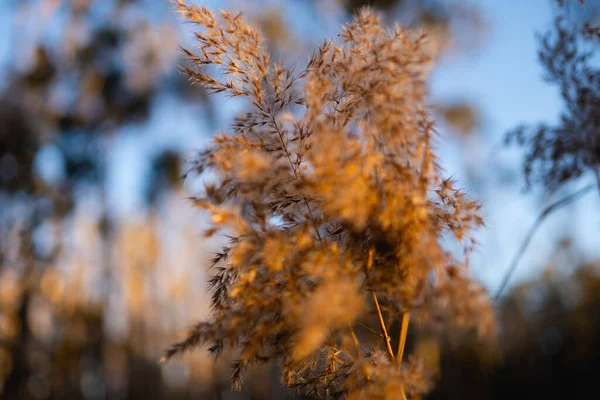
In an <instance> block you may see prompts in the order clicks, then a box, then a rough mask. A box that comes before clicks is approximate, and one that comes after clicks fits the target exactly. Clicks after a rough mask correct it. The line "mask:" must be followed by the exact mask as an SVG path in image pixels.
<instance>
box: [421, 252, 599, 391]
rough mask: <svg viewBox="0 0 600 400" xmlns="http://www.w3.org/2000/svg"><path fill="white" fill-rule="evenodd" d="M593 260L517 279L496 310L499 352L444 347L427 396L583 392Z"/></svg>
mask: <svg viewBox="0 0 600 400" xmlns="http://www.w3.org/2000/svg"><path fill="white" fill-rule="evenodd" d="M599 289H600V266H599V265H598V264H597V263H587V264H584V265H581V266H580V267H579V268H576V269H575V272H573V273H572V274H565V273H560V272H554V273H548V274H546V275H545V276H544V277H541V278H539V279H537V280H534V281H531V282H529V283H525V284H522V285H519V286H517V287H515V288H514V290H513V291H512V292H511V293H510V295H509V296H507V298H506V299H504V301H503V303H502V304H501V306H500V308H499V311H498V315H499V317H498V319H499V323H500V324H501V326H502V327H503V328H502V330H501V333H500V338H499V343H500V344H501V348H500V350H501V351H500V353H499V355H498V356H499V357H498V358H495V359H492V360H490V359H489V357H487V356H489V349H486V348H477V347H475V348H473V347H470V346H463V347H459V348H456V347H448V348H447V350H446V351H444V352H443V355H442V363H441V368H442V371H443V372H442V375H441V381H440V384H439V385H438V387H437V390H436V391H435V392H434V393H432V394H431V395H430V397H429V398H431V399H508V398H543V399H564V398H573V399H586V398H589V396H590V393H593V392H594V391H595V390H596V387H597V383H596V379H597V378H596V375H597V371H598V368H599V367H600V361H599V360H598V353H599V352H600V317H599V314H598V310H599V309H600V290H599Z"/></svg>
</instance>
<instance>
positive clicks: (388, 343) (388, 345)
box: [371, 292, 394, 361]
mask: <svg viewBox="0 0 600 400" xmlns="http://www.w3.org/2000/svg"><path fill="white" fill-rule="evenodd" d="M371 294H372V295H373V303H375V308H376V309H377V316H378V317H379V324H380V325H381V332H382V333H383V340H384V341H385V345H386V348H387V351H388V354H389V355H390V358H391V359H392V361H393V360H394V350H392V343H391V342H392V339H391V338H390V336H389V335H388V333H387V329H386V327H385V321H384V320H383V314H381V308H380V307H379V301H378V300H377V295H376V294H375V292H371Z"/></svg>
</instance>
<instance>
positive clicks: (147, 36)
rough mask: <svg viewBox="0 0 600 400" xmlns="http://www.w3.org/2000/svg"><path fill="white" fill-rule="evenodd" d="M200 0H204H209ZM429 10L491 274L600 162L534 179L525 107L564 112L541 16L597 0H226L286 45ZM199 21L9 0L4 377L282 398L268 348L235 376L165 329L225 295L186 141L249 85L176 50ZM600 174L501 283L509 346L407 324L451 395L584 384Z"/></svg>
mask: <svg viewBox="0 0 600 400" xmlns="http://www.w3.org/2000/svg"><path fill="white" fill-rule="evenodd" d="M197 3H200V2H197ZM367 3H369V4H371V5H373V6H374V7H376V8H378V9H379V10H380V11H381V12H382V13H383V14H384V15H385V20H386V22H387V23H389V24H394V23H399V24H401V25H402V26H409V27H414V28H425V29H426V30H427V31H428V32H429V41H428V51H430V52H431V55H432V56H433V57H434V59H435V60H436V62H435V65H434V66H433V67H432V71H431V74H432V77H431V81H430V92H431V99H430V102H431V104H432V106H433V108H434V110H435V116H436V120H437V123H438V130H439V131H440V139H439V140H438V143H437V146H438V154H439V156H440V158H441V164H442V166H443V167H444V169H445V171H446V175H448V176H454V177H455V178H456V179H457V180H458V181H459V182H460V183H461V184H462V186H463V187H464V188H465V189H466V190H467V191H468V192H469V194H470V195H471V196H472V197H474V198H477V199H480V200H481V201H482V202H483V204H484V215H485V219H486V225H487V227H486V228H485V229H484V230H482V231H481V232H479V235H478V240H479V243H480V244H479V247H478V248H477V251H476V253H475V254H474V255H473V258H472V260H471V266H472V270H473V273H474V274H475V275H476V276H477V277H478V278H479V279H480V280H481V281H482V282H483V283H484V284H485V285H486V286H487V287H488V289H489V290H490V291H491V292H492V293H493V292H494V291H495V290H496V289H497V288H498V286H499V285H500V282H501V280H502V278H503V277H504V276H505V274H506V271H507V268H508V267H509V265H510V263H511V259H512V258H513V256H514V255H515V253H516V252H517V251H518V249H519V247H520V246H521V245H522V243H523V241H524V240H525V237H526V235H527V232H528V230H529V229H530V226H531V224H532V223H533V222H534V221H535V220H536V218H537V217H538V214H539V213H540V212H541V211H542V209H543V208H544V207H545V206H547V205H548V204H550V203H551V202H552V201H554V200H556V199H560V198H561V196H563V195H564V194H568V193H571V192H573V191H574V190H577V189H578V188H581V187H583V186H585V185H586V184H589V183H590V182H594V179H595V178H594V176H593V174H589V176H588V175H586V174H581V176H578V179H572V180H570V181H569V182H568V183H567V184H565V185H562V186H561V188H560V190H553V191H548V190H544V188H543V187H535V186H534V187H532V188H531V189H530V190H528V191H524V190H523V189H524V187H525V178H524V175H523V172H522V161H523V157H524V151H523V150H522V149H520V148H518V147H506V146H505V145H504V138H505V135H506V133H507V132H508V131H510V130H511V129H513V128H514V127H515V126H517V125H519V124H537V123H538V122H541V121H544V122H547V123H550V124H552V123H556V122H557V121H559V120H560V118H561V112H562V111H563V108H564V104H563V98H562V97H561V92H560V88H558V87H556V86H552V85H549V84H548V83H547V82H545V81H544V79H543V78H544V70H543V68H542V65H541V64H540V62H539V61H538V49H539V43H540V42H539V40H538V39H536V34H540V33H544V32H547V31H548V30H551V29H552V27H553V21H554V18H555V17H556V16H557V15H563V17H565V18H566V20H567V22H568V23H569V24H574V25H578V24H579V25H582V26H583V25H584V24H585V23H586V22H590V23H594V22H597V20H598V18H599V16H600V2H597V1H586V2H584V4H580V2H578V1H571V2H570V1H568V0H567V1H564V2H563V3H565V4H563V6H562V7H561V6H559V4H558V2H556V1H551V0H529V1H526V2H525V1H518V0H507V1H503V2H498V1H487V2H480V1H476V0H472V1H466V0H422V1H421V0H371V1H366V0H213V1H208V0H206V1H203V2H202V3H201V4H205V5H207V6H209V7H210V8H212V9H217V8H227V9H233V10H237V11H243V12H244V15H245V17H246V18H248V19H250V20H251V21H253V22H254V23H255V24H258V25H259V26H260V27H261V29H262V30H263V33H264V35H265V37H266V39H267V43H268V46H269V47H270V49H271V51H272V52H273V54H275V56H276V57H278V58H281V59H283V60H284V61H285V62H286V63H289V64H291V63H296V64H297V65H298V67H301V66H303V65H305V63H306V62H307V60H308V57H309V56H310V54H311V52H312V50H313V49H314V48H315V47H316V46H317V45H318V44H319V43H321V42H322V41H323V39H324V38H326V37H333V36H334V35H335V34H336V32H337V30H338V29H339V27H340V25H341V24H342V23H344V22H345V21H347V20H348V19H349V18H351V15H352V12H353V11H354V10H356V9H357V8H358V7H360V6H362V5H365V4H367ZM191 28H192V27H191V26H189V25H187V24H185V23H183V22H182V21H181V20H180V18H179V16H178V15H176V14H174V13H173V12H172V5H171V4H170V3H169V2H168V1H167V0H2V1H1V2H0V397H1V398H6V399H65V398H68V399H93V400H96V399H138V398H140V399H141V398H144V399H145V398H157V399H167V398H168V399H280V398H282V399H284V398H292V397H293V394H291V393H287V392H286V391H285V390H284V389H282V388H280V387H279V385H278V383H277V381H276V380H274V379H272V376H275V375H276V374H273V371H272V368H263V369H261V370H257V371H256V372H255V373H254V374H255V375H253V376H251V377H248V384H247V385H246V387H244V390H243V391H242V392H241V393H232V392H230V391H229V383H228V369H227V367H228V366H227V360H226V357H224V360H221V361H219V362H217V363H216V364H215V363H213V360H212V359H211V358H210V356H209V355H208V354H207V352H205V351H203V350H199V351H197V352H194V353H192V354H189V355H187V356H185V357H184V358H183V359H181V360H176V361H172V362H170V363H168V364H166V365H164V366H161V365H159V363H158V360H159V359H160V356H161V355H162V352H163V350H164V348H165V347H166V346H167V345H168V344H170V343H172V342H173V341H175V340H177V339H180V338H181V337H182V335H183V333H184V332H185V329H186V328H187V327H188V326H190V325H191V324H192V323H193V322H195V321H197V320H199V319H201V318H203V317H205V316H206V315H207V312H208V307H207V303H206V297H207V291H206V286H205V279H206V276H207V274H208V272H207V271H206V267H207V264H208V260H209V259H210V258H211V252H213V251H215V250H216V249H217V248H218V246H219V240H218V239H217V240H215V239H211V240H210V241H207V240H206V239H204V238H203V236H202V231H203V228H204V221H203V216H202V215H201V214H200V213H198V212H197V211H196V210H194V208H193V207H192V205H191V204H189V202H187V201H186V200H185V199H186V197H187V196H189V195H190V194H192V193H194V190H195V187H197V186H196V185H197V184H198V182H194V180H193V179H182V178H181V177H182V176H183V175H185V172H186V160H189V159H190V158H193V156H194V154H195V153H196V152H197V151H198V150H200V149H202V146H203V144H204V143H205V142H206V141H207V140H208V139H209V138H210V136H211V135H212V133H213V132H215V131H216V130H218V129H225V128H226V127H227V126H228V124H229V123H230V122H231V121H232V119H233V117H234V116H235V115H236V113H238V112H240V111H242V110H243V109H244V107H245V104H244V103H243V102H238V101H234V100H231V99H229V100H228V99H225V98H223V97H220V96H208V95H207V93H206V92H204V91H203V90H202V89H201V88H199V87H196V86H194V87H192V86H191V85H190V84H189V82H188V81H187V80H186V78H185V77H184V76H183V75H182V74H180V73H179V72H178V70H177V65H178V64H182V63H183V60H182V54H181V52H180V51H179V45H183V46H185V45H189V44H191V43H192V35H191ZM598 200H599V197H598V191H597V190H596V191H594V192H593V193H591V194H589V195H587V196H586V197H583V198H581V199H580V200H578V201H577V202H576V203H574V204H571V205H568V206H567V207H565V208H563V209H561V210H559V211H556V212H555V213H553V214H552V215H551V216H549V217H548V218H547V220H545V221H544V223H543V225H542V226H541V227H540V229H539V231H538V232H537V233H536V235H535V236H534V237H533V240H532V242H531V244H530V246H529V247H528V248H527V250H526V252H525V253H524V255H523V257H522V259H521V260H520V264H519V268H518V269H517V270H516V272H515V274H514V275H513V276H512V278H511V281H510V284H509V287H508V289H507V290H506V291H505V292H503V297H502V298H501V299H500V300H499V301H498V319H499V322H500V324H501V333H500V340H499V342H500V346H499V349H497V350H496V351H493V352H492V351H490V349H485V348H479V347H478V346H477V345H469V344H463V345H461V346H457V345H447V344H444V343H437V342H435V341H432V340H429V339H427V338H419V339H417V338H409V346H410V347H413V348H414V349H415V350H416V351H417V352H420V353H421V354H422V355H423V356H424V358H425V359H426V360H427V362H428V364H429V365H430V367H431V368H433V369H435V370H436V371H437V375H438V383H439V384H438V387H437V389H436V391H435V392H433V393H432V394H431V398H435V399H438V398H439V399H459V398H460V399H465V398H467V399H469V398H473V399H475V398H477V399H479V398H499V399H500V398H508V397H516V398H521V397H523V398H525V397H531V395H537V396H539V397H542V398H544V397H546V398H554V397H557V398H566V396H568V398H587V396H584V395H583V393H585V392H586V391H587V390H589V389H590V388H592V387H593V386H594V385H593V384H594V377H593V375H592V374H594V373H595V371H597V370H598V367H600V365H599V364H600V361H599V360H600V357H597V356H598V355H600V353H596V352H597V351H599V350H600V312H599V311H600V290H599V289H600V275H599V274H598V272H599V269H600V262H599V261H598V260H600V246H599V244H600V236H599V226H600V213H598V210H600V203H599V201H598Z"/></svg>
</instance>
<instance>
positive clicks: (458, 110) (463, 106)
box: [438, 101, 480, 136]
mask: <svg viewBox="0 0 600 400" xmlns="http://www.w3.org/2000/svg"><path fill="white" fill-rule="evenodd" d="M438 108H439V113H440V114H441V116H442V118H443V120H444V121H446V122H447V123H448V124H449V125H450V126H451V127H452V129H454V130H455V131H457V132H458V133H460V134H461V135H463V136H468V135H469V134H471V133H472V132H473V131H474V130H475V129H477V128H478V127H479V125H480V121H479V118H480V117H479V112H478V111H477V108H476V107H475V106H474V105H473V104H471V103H468V102H464V101H457V102H454V103H450V104H448V105H442V106H439V107H438Z"/></svg>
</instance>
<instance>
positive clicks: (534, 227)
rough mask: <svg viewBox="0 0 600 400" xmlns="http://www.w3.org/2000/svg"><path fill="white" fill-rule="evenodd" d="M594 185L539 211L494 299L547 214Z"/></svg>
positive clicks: (497, 297)
mask: <svg viewBox="0 0 600 400" xmlns="http://www.w3.org/2000/svg"><path fill="white" fill-rule="evenodd" d="M599 176H600V175H599ZM599 185H600V181H599ZM595 187H596V185H595V184H592V185H589V186H586V187H584V188H583V189H580V190H578V191H576V192H574V193H571V194H570V195H567V196H565V197H563V198H562V199H559V200H557V201H555V202H554V203H552V204H550V205H549V206H547V207H546V208H544V210H543V211H542V212H541V213H540V215H538V217H537V218H536V220H535V221H534V222H533V225H531V228H529V232H527V236H525V240H524V241H523V243H522V244H521V247H520V248H519V250H518V251H517V253H516V254H515V256H514V258H513V260H512V262H511V263H510V266H509V267H508V269H507V270H506V272H505V273H504V277H503V278H502V282H501V283H500V286H498V289H497V290H496V295H495V296H494V300H496V301H498V300H499V299H500V296H501V295H502V292H503V291H504V288H505V287H506V285H507V284H508V281H509V280H510V278H511V276H512V274H513V273H514V272H515V270H516V269H517V266H518V265H519V261H521V258H522V257H523V254H525V250H527V247H528V246H529V242H531V239H532V238H533V235H534V234H535V232H536V231H537V229H538V228H539V227H540V225H541V224H542V222H544V220H545V219H546V217H547V216H548V215H550V214H551V213H552V212H553V211H555V210H556V209H558V208H560V207H564V206H566V205H567V204H570V203H572V202H574V201H576V200H578V199H579V198H581V197H582V196H584V195H586V194H588V193H589V192H590V191H591V190H592V189H594V188H595Z"/></svg>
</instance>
